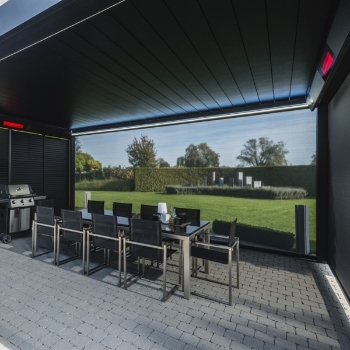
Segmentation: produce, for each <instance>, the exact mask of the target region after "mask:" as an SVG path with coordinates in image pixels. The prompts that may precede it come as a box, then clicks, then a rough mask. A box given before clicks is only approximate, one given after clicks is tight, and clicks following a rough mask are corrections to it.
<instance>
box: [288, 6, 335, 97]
mask: <svg viewBox="0 0 350 350" xmlns="http://www.w3.org/2000/svg"><path fill="white" fill-rule="evenodd" d="M330 5H331V4H330V3H329V1H326V0H320V1H319V2H318V3H317V4H316V5H315V4H313V3H312V1H300V9H299V17H298V28H297V37H296V42H295V55H294V64H293V80H292V88H291V96H295V95H299V96H300V95H302V93H303V92H304V91H306V92H308V89H309V88H310V84H311V79H313V78H314V74H315V70H316V66H317V64H318V62H319V61H318V60H315V59H313V57H315V53H316V52H317V51H318V50H321V51H322V50H323V48H324V41H323V40H322V36H324V35H325V34H326V33H325V31H324V26H325V23H327V22H329V21H331V20H332V17H331V16H330V14H331V13H332V11H331V10H332V7H331V6H330ZM315 6H316V7H317V11H315ZM311 18H312V20H310V19H311ZM324 40H325V38H324ZM319 54H321V52H319ZM308 72H311V74H310V73H308Z"/></svg>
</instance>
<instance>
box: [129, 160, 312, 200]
mask: <svg viewBox="0 0 350 350" xmlns="http://www.w3.org/2000/svg"><path fill="white" fill-rule="evenodd" d="M213 172H215V177H216V179H217V180H218V179H219V178H220V177H222V178H224V183H225V184H228V183H229V179H230V178H233V179H234V180H235V184H237V182H236V181H237V175H238V172H243V173H244V176H252V177H253V181H261V182H262V185H263V186H274V187H301V188H305V189H306V191H307V192H308V194H309V195H311V196H314V195H315V194H316V167H315V166H314V165H295V166H263V167H249V168H248V167H247V168H230V167H215V168H214V167H209V168H185V167H183V168H135V191H138V192H164V191H165V186H167V185H170V184H174V185H186V184H192V185H197V183H198V182H199V184H200V185H204V184H205V183H204V178H206V179H207V184H211V179H212V173H213Z"/></svg>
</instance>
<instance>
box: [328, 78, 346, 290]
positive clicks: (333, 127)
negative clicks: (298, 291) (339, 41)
mask: <svg viewBox="0 0 350 350" xmlns="http://www.w3.org/2000/svg"><path fill="white" fill-rule="evenodd" d="M349 97H350V75H348V76H347V78H346V79H345V81H344V82H343V84H342V85H341V87H340V88H339V90H338V91H337V93H336V94H335V96H334V97H333V99H332V101H331V102H330V104H329V106H328V128H329V134H328V136H329V205H328V208H329V227H328V230H329V239H328V262H329V264H330V266H331V267H332V268H333V270H334V272H335V273H336V275H337V277H338V279H339V281H340V283H341V284H342V286H343V288H344V290H345V292H346V293H347V295H348V296H350V272H349V267H350V251H349V249H350V98H349Z"/></svg>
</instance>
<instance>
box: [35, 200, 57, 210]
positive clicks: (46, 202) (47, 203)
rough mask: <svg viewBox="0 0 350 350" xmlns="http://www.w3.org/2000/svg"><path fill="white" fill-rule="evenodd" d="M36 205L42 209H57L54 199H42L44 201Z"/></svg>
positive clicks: (37, 202)
mask: <svg viewBox="0 0 350 350" xmlns="http://www.w3.org/2000/svg"><path fill="white" fill-rule="evenodd" d="M36 205H37V206H40V207H47V208H54V207H55V203H54V200H53V199H42V200H39V201H36Z"/></svg>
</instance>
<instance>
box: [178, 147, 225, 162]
mask: <svg viewBox="0 0 350 350" xmlns="http://www.w3.org/2000/svg"><path fill="white" fill-rule="evenodd" d="M185 152H186V153H185V156H184V157H179V158H177V165H178V166H186V167H197V168H199V167H211V166H219V164H220V163H219V157H220V155H219V154H218V153H216V152H214V151H213V150H212V149H211V148H210V147H209V146H208V145H207V144H206V143H205V142H204V143H200V144H199V145H197V146H196V145H193V144H191V145H189V146H188V147H187V148H186V150H185Z"/></svg>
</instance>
